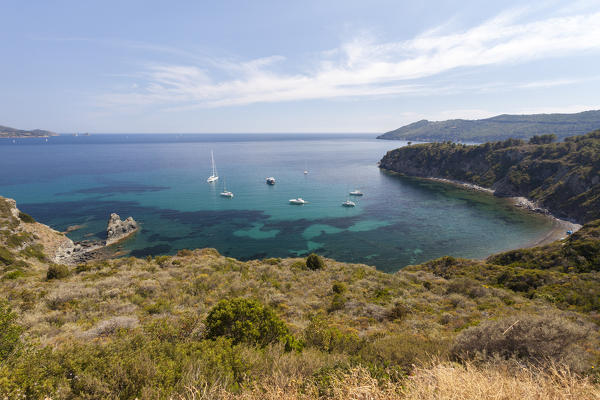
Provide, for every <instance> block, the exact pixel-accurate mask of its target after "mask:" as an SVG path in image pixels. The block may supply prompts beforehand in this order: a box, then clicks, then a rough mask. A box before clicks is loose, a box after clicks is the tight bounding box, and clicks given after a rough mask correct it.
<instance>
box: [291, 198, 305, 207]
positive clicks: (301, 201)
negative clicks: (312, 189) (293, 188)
mask: <svg viewBox="0 0 600 400" xmlns="http://www.w3.org/2000/svg"><path fill="white" fill-rule="evenodd" d="M306 203H308V201H306V200H304V199H303V198H302V197H298V198H297V199H290V204H295V205H298V206H301V205H304V204H306Z"/></svg>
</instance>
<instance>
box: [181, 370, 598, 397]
mask: <svg viewBox="0 0 600 400" xmlns="http://www.w3.org/2000/svg"><path fill="white" fill-rule="evenodd" d="M318 397H319V390H318V388H317V387H316V385H314V384H310V383H309V384H308V385H306V384H304V385H302V384H297V383H294V384H292V385H289V386H278V385H276V384H268V385H264V384H263V385H256V386H253V387H251V388H249V390H247V391H244V392H243V393H240V394H233V393H231V392H228V391H226V390H223V389H221V388H216V387H213V388H208V387H200V388H188V391H187V393H185V394H184V395H181V396H180V397H179V399H185V400H204V399H222V400H258V399H261V400H303V399H314V398H318ZM328 398H330V399H335V400H432V399H440V400H442V399H443V400H514V399H519V400H540V399H554V400H594V399H600V388H599V387H598V385H595V384H593V383H592V382H591V381H590V380H589V378H581V377H579V376H577V375H576V374H573V373H572V372H571V371H569V370H568V369H564V368H559V367H556V366H551V367H550V368H549V369H547V370H540V369H535V368H525V367H522V366H520V367H519V366H515V365H512V366H509V365H506V364H488V365H485V366H475V365H473V364H466V365H460V364H453V363H445V362H440V363H437V364H435V365H433V366H430V367H419V368H416V369H415V370H414V371H413V373H412V374H411V376H409V377H408V378H407V379H406V380H405V381H403V382H402V383H401V384H400V383H398V384H384V385H381V384H380V383H379V382H378V381H377V380H376V379H374V378H373V377H372V376H371V375H370V373H369V371H367V370H366V369H365V368H362V367H358V368H354V369H352V370H351V371H349V372H348V373H346V374H343V375H340V376H337V377H335V378H334V379H333V383H332V389H331V396H329V397H328Z"/></svg>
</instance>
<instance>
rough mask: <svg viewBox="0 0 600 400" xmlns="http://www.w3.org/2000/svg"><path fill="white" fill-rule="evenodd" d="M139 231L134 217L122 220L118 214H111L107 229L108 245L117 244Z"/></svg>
mask: <svg viewBox="0 0 600 400" xmlns="http://www.w3.org/2000/svg"><path fill="white" fill-rule="evenodd" d="M137 230H138V224H137V222H135V220H134V219H133V218H132V217H129V218H127V219H126V220H123V221H122V220H121V217H119V215H118V214H115V213H112V214H110V218H109V220H108V226H107V227H106V245H107V246H110V245H111V244H114V243H117V242H119V241H121V240H123V239H125V238H126V237H128V236H130V235H132V234H133V233H135V232H136V231H137Z"/></svg>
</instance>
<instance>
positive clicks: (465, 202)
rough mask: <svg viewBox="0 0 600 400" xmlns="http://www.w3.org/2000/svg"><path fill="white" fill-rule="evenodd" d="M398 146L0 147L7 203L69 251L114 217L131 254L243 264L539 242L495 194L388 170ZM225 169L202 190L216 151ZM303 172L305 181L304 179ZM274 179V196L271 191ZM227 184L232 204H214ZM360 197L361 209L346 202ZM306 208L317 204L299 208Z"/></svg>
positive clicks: (127, 138) (116, 138)
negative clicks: (212, 252) (216, 256)
mask: <svg viewBox="0 0 600 400" xmlns="http://www.w3.org/2000/svg"><path fill="white" fill-rule="evenodd" d="M401 145H404V143H403V142H398V141H384V140H376V139H374V135H299V134H281V135H273V134H268V135H267V134H265V135H255V134H227V135H225V134H218V135H209V134H205V135H147V134H139V135H92V136H78V137H73V136H66V135H63V136H59V137H51V138H49V139H48V141H46V140H45V139H43V138H39V139H37V138H36V139H16V140H15V141H14V143H13V140H12V139H0V171H2V173H1V174H0V195H3V196H6V197H12V198H14V199H16V200H17V202H18V204H19V207H20V208H21V209H22V210H23V211H25V212H27V213H30V214H32V215H33V216H34V217H35V218H36V219H38V220H39V221H40V222H43V223H46V224H48V225H50V226H52V227H53V228H55V229H58V230H65V229H66V228H67V226H70V225H79V224H81V225H84V227H83V228H82V229H80V230H78V231H74V232H72V233H70V234H69V235H70V237H72V238H73V239H75V240H79V239H82V238H92V239H93V238H102V237H103V235H104V231H105V228H106V222H107V220H108V216H109V214H110V213H111V212H117V213H118V214H120V215H121V217H127V216H130V215H131V216H133V217H134V218H135V219H136V220H137V221H139V222H141V224H142V230H141V231H140V232H139V233H138V234H137V235H136V236H135V237H133V238H132V239H131V240H128V241H126V242H124V243H123V244H122V247H123V249H124V250H126V251H128V252H130V254H132V255H135V256H145V255H148V254H150V255H156V254H172V253H174V252H176V251H177V250H179V249H183V248H201V247H214V248H216V249H218V250H219V251H220V252H221V253H222V254H225V255H228V256H231V257H236V258H240V259H252V258H264V257H288V256H298V255H305V254H307V253H309V252H312V251H314V252H317V253H319V254H321V255H324V256H327V257H331V258H335V259H337V260H340V261H348V262H361V263H366V264H370V265H374V266H377V267H378V268H380V269H382V270H385V271H396V270H398V269H399V268H401V267H403V266H405V265H408V264H415V263H420V262H423V261H426V260H430V259H433V258H436V257H440V256H443V255H454V256H462V257H471V258H482V257H485V256H487V255H489V254H492V253H494V252H498V251H501V250H506V249H510V248H516V247H521V246H522V245H524V244H527V243H530V242H532V241H534V240H536V239H537V238H539V237H541V236H543V235H544V234H545V233H546V232H547V231H548V230H549V229H550V226H551V223H550V222H549V220H547V219H545V218H543V217H540V216H537V215H532V214H528V213H525V212H523V211H521V210H518V209H515V208H514V207H512V206H510V204H508V202H506V201H505V200H502V199H497V198H494V197H493V196H490V195H487V194H483V193H474V192H470V191H465V190H462V189H458V188H455V187H453V186H450V185H444V184H439V183H434V182H427V181H422V180H415V179H409V178H401V177H398V176H393V175H390V174H387V173H385V172H382V171H380V170H379V169H378V168H377V162H378V161H379V160H380V159H381V157H382V156H383V155H384V154H385V152H386V151H388V150H391V149H393V148H396V147H399V146H401ZM211 150H213V151H214V154H215V160H216V164H217V168H218V171H219V176H220V180H219V181H218V183H217V184H207V183H206V178H207V177H208V176H209V175H210V151H211ZM305 168H308V170H309V174H308V175H304V174H303V171H304V169H305ZM267 176H274V177H275V178H276V179H277V184H276V185H275V186H268V185H266V184H265V177H267ZM224 182H225V184H226V186H227V189H229V190H231V191H232V192H234V194H235V197H234V198H233V199H226V198H222V197H220V196H219V192H220V191H221V190H222V188H223V183H224ZM353 189H360V190H361V191H363V192H364V194H365V195H364V196H363V197H362V198H354V199H353V200H354V201H356V202H357V206H356V207H355V208H344V207H342V206H341V203H342V202H343V201H344V200H346V199H347V193H348V192H349V191H350V190H353ZM298 196H300V197H303V198H304V199H306V200H307V201H309V204H306V205H304V206H293V205H290V204H288V200H289V199H291V198H294V197H298Z"/></svg>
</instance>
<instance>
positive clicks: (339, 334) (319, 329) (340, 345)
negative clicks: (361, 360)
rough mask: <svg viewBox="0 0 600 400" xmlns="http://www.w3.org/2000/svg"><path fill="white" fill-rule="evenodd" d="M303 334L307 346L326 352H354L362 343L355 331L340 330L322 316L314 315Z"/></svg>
mask: <svg viewBox="0 0 600 400" xmlns="http://www.w3.org/2000/svg"><path fill="white" fill-rule="evenodd" d="M303 335H304V342H305V343H306V345H307V346H310V347H315V348H317V349H319V350H321V351H324V352H327V353H333V352H336V353H348V354H356V353H357V352H358V350H360V348H361V347H362V345H363V341H362V340H361V339H360V338H359V337H358V335H357V334H356V332H354V331H350V330H344V331H342V330H341V329H339V328H338V327H336V326H332V325H330V324H329V323H328V322H327V320H326V319H325V318H324V317H323V316H316V317H314V318H313V319H312V321H311V322H310V324H309V325H308V326H307V327H306V329H305V330H304V332H303Z"/></svg>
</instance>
